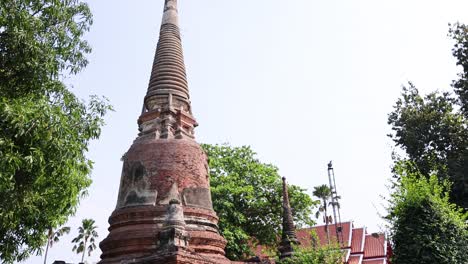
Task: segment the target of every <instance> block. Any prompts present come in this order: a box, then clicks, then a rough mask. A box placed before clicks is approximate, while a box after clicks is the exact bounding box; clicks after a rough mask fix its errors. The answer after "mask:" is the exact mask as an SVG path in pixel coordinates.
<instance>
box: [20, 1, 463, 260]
mask: <svg viewBox="0 0 468 264" xmlns="http://www.w3.org/2000/svg"><path fill="white" fill-rule="evenodd" d="M89 2H90V6H91V8H92V11H93V13H94V25H93V27H92V30H91V32H90V33H89V34H88V35H87V38H88V39H89V42H90V43H91V45H92V46H93V53H92V55H90V56H89V59H90V65H89V66H88V67H87V69H86V70H85V71H84V72H82V73H81V74H80V75H79V76H78V77H77V78H74V79H71V80H69V81H70V82H71V83H73V85H74V87H75V88H74V91H76V93H77V94H79V95H80V96H81V97H82V98H87V95H89V94H98V95H105V96H106V97H108V98H109V99H110V101H111V103H112V104H113V105H114V107H115V109H116V112H114V113H111V114H110V115H109V116H107V118H106V120H107V126H106V127H105V128H104V130H103V133H102V136H101V139H100V140H99V141H96V142H93V144H92V146H91V149H90V152H89V157H90V158H91V159H92V160H94V161H95V169H94V171H93V180H94V183H93V185H92V186H91V188H90V189H89V196H88V197H87V198H86V199H84V200H83V201H82V202H81V206H80V208H79V210H78V212H77V214H76V216H75V217H73V218H71V219H70V221H69V223H68V225H69V226H71V227H72V232H71V234H70V235H68V236H66V237H64V238H63V239H62V240H63V241H62V242H60V243H59V244H57V245H55V246H54V247H53V248H52V249H51V250H50V251H49V258H48V260H49V261H48V263H51V262H53V261H54V260H66V261H68V262H76V263H77V262H78V261H79V260H80V256H79V255H76V254H75V253H72V251H71V248H72V245H71V243H69V241H71V240H72V238H73V237H75V236H76V235H77V231H76V229H77V227H78V226H79V225H80V223H81V219H83V218H93V219H95V220H96V222H97V225H98V226H99V230H98V231H99V234H100V240H101V239H103V238H105V237H106V236H107V228H108V226H109V225H108V223H107V219H108V217H109V216H110V214H111V212H112V211H113V209H114V207H115V204H116V201H117V192H118V187H119V181H120V173H121V167H122V164H121V162H120V157H121V156H122V154H123V153H124V152H126V151H127V149H128V148H129V147H130V145H131V143H132V141H133V139H134V138H135V137H136V135H137V125H136V120H137V118H138V116H139V114H140V111H141V106H142V101H143V97H144V95H145V92H146V88H147V85H148V79H149V75H150V70H151V64H152V60H153V56H154V51H155V47H156V42H157V39H158V35H159V25H160V20H161V15H162V7H163V2H164V1H162V0H159V1H155V0H139V1H123V0H114V1H109V0H107V1H103V0H100V1H92V2H91V1H89ZM467 10H468V2H467V1H466V0H459V1H456V0H445V1H430V0H426V1H422V0H421V1H417V0H411V1H408V0H393V1H378V0H368V1H365V0H362V1H358V0H354V1H349V0H348V1H345V0H329V1H316V0H296V1H279V0H257V1H247V0H236V1H228V0H197V1H186V0H179V14H180V26H181V32H182V38H183V39H182V41H183V45H184V53H185V63H186V66H187V74H188V79H189V87H190V92H191V96H192V105H193V110H194V115H195V117H196V118H197V120H198V122H199V123H200V126H199V127H198V128H197V130H196V136H197V140H198V142H204V143H223V142H229V143H231V145H233V146H239V145H250V146H252V148H253V149H254V150H255V151H256V152H257V153H258V156H259V158H260V159H261V161H263V162H267V163H273V164H275V165H277V166H278V167H279V168H280V172H281V174H282V175H283V176H286V177H287V178H288V181H289V183H292V184H296V185H300V186H302V187H304V188H307V189H308V190H309V191H308V192H309V194H310V193H311V189H312V188H313V186H317V185H319V184H324V183H326V182H327V174H326V173H327V163H328V161H329V160H333V162H334V167H335V175H336V180H337V186H338V192H339V194H340V195H341V196H342V200H341V205H342V211H341V215H342V219H343V220H348V219H351V220H354V221H355V225H357V226H367V227H368V228H369V230H370V232H374V231H379V230H380V228H381V226H382V220H381V219H380V217H379V215H378V210H380V212H381V213H383V211H382V207H381V204H382V199H381V198H380V196H381V195H385V194H387V188H386V185H387V184H388V179H389V178H390V175H391V174H390V166H391V163H392V162H391V157H390V155H391V151H392V145H393V144H392V142H391V141H390V139H389V138H387V136H386V134H388V133H389V132H390V127H389V126H388V125H387V114H388V113H389V112H390V111H391V110H392V106H393V104H394V102H395V101H396V99H397V98H398V96H399V93H400V91H401V85H402V84H405V83H406V82H407V81H410V80H411V81H413V82H414V83H415V85H416V86H417V87H418V88H419V89H420V90H421V91H423V92H428V91H432V90H435V89H442V90H443V89H449V84H450V83H451V80H453V79H454V78H456V72H457V68H456V67H455V60H454V59H453V57H452V56H451V51H450V50H451V47H452V42H451V40H450V39H449V38H448V37H447V30H448V26H447V24H448V23H449V22H455V21H457V20H459V21H461V22H464V23H468V12H467ZM376 208H378V209H376ZM100 253H101V252H100V250H97V251H96V252H95V253H93V255H92V256H91V258H89V260H90V261H93V262H94V261H98V260H99V255H100ZM42 261H43V260H42V258H41V257H32V258H30V259H29V260H28V261H26V263H42Z"/></svg>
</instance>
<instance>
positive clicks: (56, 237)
mask: <svg viewBox="0 0 468 264" xmlns="http://www.w3.org/2000/svg"><path fill="white" fill-rule="evenodd" d="M68 233H70V227H69V226H62V227H60V228H58V229H57V230H53V229H52V228H49V233H48V234H47V244H46V249H45V256H44V264H46V263H47V253H48V252H49V247H52V246H53V245H54V244H55V243H58V242H59V241H60V237H62V236H63V235H65V234H68Z"/></svg>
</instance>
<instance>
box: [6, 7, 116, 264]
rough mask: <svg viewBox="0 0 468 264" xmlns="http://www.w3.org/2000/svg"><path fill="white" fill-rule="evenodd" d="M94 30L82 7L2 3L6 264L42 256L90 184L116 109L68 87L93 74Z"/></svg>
mask: <svg viewBox="0 0 468 264" xmlns="http://www.w3.org/2000/svg"><path fill="white" fill-rule="evenodd" d="M91 23H92V16H91V12H90V10H89V8H88V5H87V4H85V3H83V2H81V1H79V0H67V1H55V0H3V1H1V3H0V200H1V201H2V203H0V259H2V261H3V262H5V263H11V262H13V261H21V260H24V259H26V258H27V257H28V256H29V255H30V254H32V253H41V249H42V248H43V246H44V245H46V243H47V235H48V230H49V228H50V227H52V228H56V227H58V226H61V225H62V224H64V223H65V222H66V220H67V218H68V216H70V215H72V214H73V213H74V212H75V210H76V207H77V205H78V202H79V199H80V197H81V196H82V195H83V193H84V192H85V190H86V188H87V187H88V186H89V185H90V184H91V179H90V176H89V175H90V172H91V169H92V162H91V161H90V160H89V159H87V158H86V156H85V153H86V151H87V149H88V144H89V142H90V140H92V139H96V138H98V137H99V135H100V132H101V127H102V125H103V119H102V117H103V116H104V114H105V113H106V111H107V110H109V109H110V107H109V105H108V104H107V103H106V102H105V101H103V100H102V99H99V98H97V97H92V98H91V99H90V101H89V103H87V104H86V103H85V102H83V101H81V100H80V99H78V98H77V97H76V96H75V95H74V94H73V93H72V92H70V91H69V90H68V89H67V87H66V85H65V84H64V82H63V79H64V78H65V77H66V76H67V75H69V74H76V73H78V72H79V71H80V70H81V69H82V68H83V67H85V66H86V64H87V62H88V61H87V60H86V57H85V55H86V54H87V53H89V52H90V47H89V45H88V43H87V42H86V41H84V40H83V39H82V37H83V34H84V33H85V32H86V31H88V29H89V26H90V25H91Z"/></svg>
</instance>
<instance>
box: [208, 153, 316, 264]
mask: <svg viewBox="0 0 468 264" xmlns="http://www.w3.org/2000/svg"><path fill="white" fill-rule="evenodd" d="M202 147H203V149H204V150H205V152H206V153H207V155H208V158H209V166H210V181H211V195H212V198H213V207H214V210H215V211H216V212H217V213H218V216H219V218H220V220H219V227H220V231H221V233H222V235H223V236H224V237H225V238H226V239H227V241H228V244H227V246H226V255H227V257H229V258H230V259H233V260H236V259H242V258H244V257H246V256H250V255H251V253H252V252H251V251H250V248H251V246H250V245H251V244H252V243H255V242H256V243H259V244H262V245H266V246H271V247H272V248H275V247H276V245H277V242H278V237H279V234H280V231H281V230H280V227H281V223H282V197H281V193H282V180H281V176H280V175H279V174H278V168H276V167H275V166H273V165H271V164H264V163H261V162H260V161H259V160H257V159H256V157H255V152H253V151H252V149H251V148H250V147H246V146H244V147H230V146H227V145H207V144H204V145H202ZM288 188H289V189H288V193H289V198H290V203H291V207H292V208H293V217H294V220H295V223H296V224H297V225H298V226H300V225H303V224H307V225H312V224H314V223H313V220H312V218H311V214H312V211H313V208H314V207H315V204H316V203H315V202H314V201H313V200H312V199H311V197H310V196H309V195H308V194H307V193H305V190H304V189H301V188H300V187H298V186H295V185H289V186H288Z"/></svg>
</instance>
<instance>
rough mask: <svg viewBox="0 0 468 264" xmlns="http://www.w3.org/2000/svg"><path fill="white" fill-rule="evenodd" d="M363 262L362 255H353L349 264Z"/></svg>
mask: <svg viewBox="0 0 468 264" xmlns="http://www.w3.org/2000/svg"><path fill="white" fill-rule="evenodd" d="M361 262H362V254H359V255H351V256H350V257H349V259H348V264H361Z"/></svg>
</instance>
